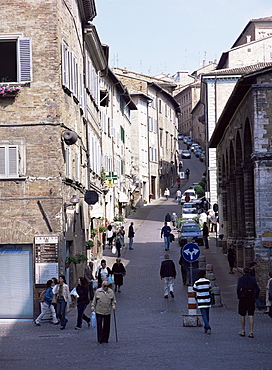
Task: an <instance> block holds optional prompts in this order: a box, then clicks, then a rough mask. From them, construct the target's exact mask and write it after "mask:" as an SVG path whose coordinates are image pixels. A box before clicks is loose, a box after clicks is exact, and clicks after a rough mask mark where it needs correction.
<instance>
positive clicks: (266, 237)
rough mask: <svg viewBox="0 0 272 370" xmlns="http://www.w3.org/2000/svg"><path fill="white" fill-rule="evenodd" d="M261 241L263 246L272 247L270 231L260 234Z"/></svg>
mask: <svg viewBox="0 0 272 370" xmlns="http://www.w3.org/2000/svg"><path fill="white" fill-rule="evenodd" d="M261 243H262V245H263V246H264V247H267V248H271V247H272V231H265V232H264V233H262V235H261Z"/></svg>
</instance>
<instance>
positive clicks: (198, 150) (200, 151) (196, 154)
mask: <svg viewBox="0 0 272 370" xmlns="http://www.w3.org/2000/svg"><path fill="white" fill-rule="evenodd" d="M194 153H195V156H196V157H197V158H198V157H199V156H200V154H201V153H202V150H201V149H197V150H196V151H195V152H194Z"/></svg>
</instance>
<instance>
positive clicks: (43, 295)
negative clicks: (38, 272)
mask: <svg viewBox="0 0 272 370" xmlns="http://www.w3.org/2000/svg"><path fill="white" fill-rule="evenodd" d="M45 293H46V290H43V291H42V292H41V293H40V295H39V298H38V301H39V303H42V302H44V297H45Z"/></svg>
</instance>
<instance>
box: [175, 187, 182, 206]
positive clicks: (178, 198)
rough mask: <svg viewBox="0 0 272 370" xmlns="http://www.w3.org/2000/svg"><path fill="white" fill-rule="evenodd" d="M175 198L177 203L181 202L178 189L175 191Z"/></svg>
mask: <svg viewBox="0 0 272 370" xmlns="http://www.w3.org/2000/svg"><path fill="white" fill-rule="evenodd" d="M176 199H177V201H178V204H180V202H181V191H180V190H179V189H178V190H177V192H176Z"/></svg>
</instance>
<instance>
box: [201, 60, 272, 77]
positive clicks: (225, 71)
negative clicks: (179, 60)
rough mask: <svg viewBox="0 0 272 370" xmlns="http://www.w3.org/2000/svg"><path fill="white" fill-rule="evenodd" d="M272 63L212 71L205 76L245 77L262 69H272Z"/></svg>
mask: <svg viewBox="0 0 272 370" xmlns="http://www.w3.org/2000/svg"><path fill="white" fill-rule="evenodd" d="M271 66H272V62H267V63H257V64H252V65H249V66H242V67H235V68H225V69H218V70H214V71H211V72H209V73H204V74H203V76H213V75H216V76H217V75H235V74H237V75H245V74H247V73H251V72H255V71H258V70H260V69H263V68H266V67H271Z"/></svg>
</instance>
